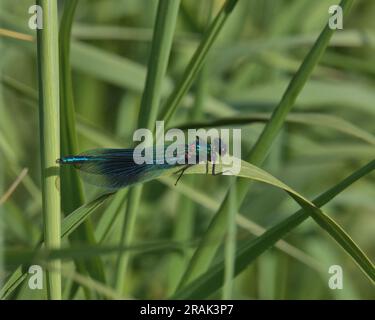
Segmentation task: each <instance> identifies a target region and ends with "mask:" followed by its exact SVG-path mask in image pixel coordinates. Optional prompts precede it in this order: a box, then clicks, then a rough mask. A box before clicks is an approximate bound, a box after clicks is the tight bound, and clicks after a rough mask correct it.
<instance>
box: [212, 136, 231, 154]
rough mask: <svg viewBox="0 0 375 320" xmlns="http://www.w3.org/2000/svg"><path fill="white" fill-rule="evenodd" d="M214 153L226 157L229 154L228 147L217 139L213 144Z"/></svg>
mask: <svg viewBox="0 0 375 320" xmlns="http://www.w3.org/2000/svg"><path fill="white" fill-rule="evenodd" d="M213 148H214V151H215V152H217V153H218V154H219V155H220V156H224V155H226V153H227V151H228V150H227V145H226V144H225V142H224V141H223V140H221V139H220V138H216V139H215V140H214V142H213Z"/></svg>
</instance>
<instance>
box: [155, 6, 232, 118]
mask: <svg viewBox="0 0 375 320" xmlns="http://www.w3.org/2000/svg"><path fill="white" fill-rule="evenodd" d="M236 4H237V0H227V1H226V2H225V4H224V5H223V7H222V9H221V10H220V12H219V13H218V14H217V16H216V17H215V19H214V20H213V21H212V23H211V25H210V26H209V27H208V30H207V32H205V34H204V37H203V39H202V42H201V43H200V45H199V46H198V48H197V50H196V51H195V53H194V55H193V57H192V58H191V60H190V63H189V64H188V66H187V67H186V69H185V73H184V75H183V76H182V80H181V81H180V82H179V83H178V84H177V86H176V88H175V89H174V91H173V93H172V94H171V96H170V97H169V99H168V101H167V103H166V105H165V107H164V108H163V110H162V113H161V115H160V119H163V120H164V121H165V122H166V123H168V122H169V120H170V119H171V118H172V116H173V114H174V112H175V111H176V109H177V107H178V105H179V104H180V102H181V100H182V98H183V97H184V95H185V94H186V93H187V91H188V90H189V88H190V87H191V85H192V83H193V81H194V78H195V76H196V75H197V74H198V72H199V70H200V69H201V68H202V66H203V64H204V61H205V58H206V57H207V54H208V52H209V50H210V48H211V47H212V45H213V43H214V41H215V40H216V38H217V36H218V35H219V33H220V31H221V30H222V28H223V26H224V24H225V21H226V20H227V18H228V17H229V15H230V13H231V12H232V10H233V9H234V7H235V6H236Z"/></svg>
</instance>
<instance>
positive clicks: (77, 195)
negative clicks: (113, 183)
mask: <svg viewBox="0 0 375 320" xmlns="http://www.w3.org/2000/svg"><path fill="white" fill-rule="evenodd" d="M77 4H78V0H72V1H65V7H64V12H63V16H62V19H61V25H60V34H59V36H60V38H59V41H60V62H61V65H60V80H61V81H60V93H61V95H60V103H61V105H60V110H61V154H63V155H66V154H77V153H79V150H78V143H77V134H76V125H75V123H76V121H75V111H74V109H75V108H74V98H73V90H72V77H71V66H70V40H71V29H72V24H73V19H74V13H75V10H76V7H77ZM61 199H62V201H61V204H62V210H63V211H64V212H73V211H74V210H75V209H76V208H78V207H79V206H81V205H82V204H83V203H84V202H85V199H84V194H83V188H82V183H81V180H80V178H79V176H78V173H77V171H76V170H70V168H61ZM71 240H72V243H80V242H83V243H90V244H95V243H96V241H95V237H94V230H93V226H92V223H91V220H90V219H87V220H86V221H85V223H84V224H83V225H82V226H81V227H80V228H79V230H77V232H76V233H74V234H73V235H72V239H71ZM76 265H77V269H78V271H79V272H80V273H83V274H85V273H86V272H87V273H88V274H89V275H90V276H91V277H93V278H94V279H96V280H98V281H101V282H105V275H104V267H103V263H102V261H101V260H100V258H99V257H95V258H93V259H90V260H87V261H79V262H77V263H76ZM77 289H78V287H77V285H73V287H72V290H71V294H70V297H73V296H74V293H75V292H76V290H77ZM84 289H85V294H86V297H87V298H90V297H91V294H90V292H89V291H87V288H84Z"/></svg>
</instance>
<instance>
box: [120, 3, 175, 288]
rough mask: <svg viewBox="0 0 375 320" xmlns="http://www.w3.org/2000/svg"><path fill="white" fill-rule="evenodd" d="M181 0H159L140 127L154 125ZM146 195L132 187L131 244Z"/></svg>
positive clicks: (124, 262) (125, 231)
mask: <svg viewBox="0 0 375 320" xmlns="http://www.w3.org/2000/svg"><path fill="white" fill-rule="evenodd" d="M179 6H180V0H175V1H169V0H159V3H158V8H157V13H156V20H155V24H154V31H153V38H152V45H151V52H150V56H149V61H148V72H147V76H146V84H145V89H144V92H143V95H142V102H141V107H140V111H139V118H138V127H139V128H147V129H153V128H154V123H155V121H156V117H157V114H158V110H159V104H160V99H161V96H162V83H163V81H164V80H165V74H166V70H167V65H168V61H169V56H170V52H171V47H172V40H173V34H174V31H175V25H176V20H177V15H178V9H179ZM141 195H142V185H138V186H135V187H133V188H131V189H130V190H129V197H128V203H127V208H126V213H125V217H124V224H123V228H122V231H121V240H120V244H121V245H124V246H125V245H129V244H130V242H131V239H132V237H133V233H134V227H135V218H136V214H137V211H138V207H139V202H140V199H141ZM128 261H129V254H128V253H124V254H119V255H118V259H117V262H116V269H115V278H114V280H115V288H116V289H117V291H118V292H119V293H120V294H121V293H122V291H123V287H124V279H125V275H126V270H127V266H128Z"/></svg>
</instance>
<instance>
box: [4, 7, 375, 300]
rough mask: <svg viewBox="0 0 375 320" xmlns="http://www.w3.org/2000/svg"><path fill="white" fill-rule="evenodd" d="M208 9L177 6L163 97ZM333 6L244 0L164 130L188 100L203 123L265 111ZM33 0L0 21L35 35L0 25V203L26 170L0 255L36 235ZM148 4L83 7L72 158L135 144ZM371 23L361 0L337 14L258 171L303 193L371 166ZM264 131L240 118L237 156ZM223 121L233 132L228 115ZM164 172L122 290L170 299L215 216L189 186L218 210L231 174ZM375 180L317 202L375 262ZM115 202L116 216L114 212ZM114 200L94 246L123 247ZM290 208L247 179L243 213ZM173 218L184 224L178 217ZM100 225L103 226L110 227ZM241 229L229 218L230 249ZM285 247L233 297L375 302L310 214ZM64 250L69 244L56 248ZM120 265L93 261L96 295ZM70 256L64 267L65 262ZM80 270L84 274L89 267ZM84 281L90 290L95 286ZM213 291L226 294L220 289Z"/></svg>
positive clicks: (183, 119) (271, 218)
mask: <svg viewBox="0 0 375 320" xmlns="http://www.w3.org/2000/svg"><path fill="white" fill-rule="evenodd" d="M209 2H210V1H197V0H183V1H182V2H181V6H180V10H179V15H178V21H177V28H176V31H175V36H174V42H173V47H172V54H171V58H170V62H169V65H168V70H167V74H168V79H167V81H165V83H164V90H163V92H164V97H167V96H168V93H170V92H171V90H172V88H173V87H174V85H175V83H176V81H178V79H180V77H181V76H182V74H183V71H184V70H185V68H186V66H187V64H188V62H189V59H190V58H191V56H192V54H193V53H194V50H195V49H196V47H197V45H198V44H199V41H200V40H201V38H202V33H203V32H204V30H205V27H206V26H207V23H208V22H207V21H208V19H209V17H210V16H214V15H215V14H216V13H217V12H218V10H219V8H220V7H221V5H222V4H223V1H218V0H215V1H212V3H210V4H208V3H209ZM59 3H61V4H62V3H63V1H59ZM334 3H336V2H335V1H333V0H317V1H310V0H240V1H239V3H238V5H237V7H236V8H235V10H234V11H233V13H232V14H231V16H230V17H229V19H228V21H227V24H226V25H225V27H224V29H223V31H222V32H221V33H220V36H219V39H218V41H217V42H216V43H215V45H214V47H213V48H212V50H211V52H210V54H209V58H208V60H207V63H206V64H205V66H204V70H203V71H202V72H201V73H200V75H199V77H198V79H196V81H195V82H194V85H193V87H192V89H191V90H190V91H189V94H188V96H187V97H186V98H185V99H184V100H183V103H182V106H181V107H180V108H179V109H178V111H177V113H176V114H175V116H174V118H173V121H172V123H171V124H170V125H171V126H172V127H173V126H179V125H182V124H184V123H189V122H190V123H191V117H190V110H191V108H192V107H193V106H194V104H196V103H201V104H202V112H201V114H200V115H199V119H198V120H199V121H205V122H207V121H208V122H209V121H211V120H212V121H213V120H217V119H222V118H225V117H232V118H238V119H241V118H242V117H246V116H251V115H254V114H257V115H259V114H263V115H265V113H268V112H271V111H272V110H273V109H274V108H275V106H276V105H277V103H278V102H279V100H280V99H281V97H282V94H283V92H284V90H285V88H286V87H287V85H288V83H289V81H290V79H291V77H292V75H293V74H294V73H295V72H296V70H297V68H298V67H299V65H300V63H301V61H302V60H303V58H304V57H305V55H306V53H307V51H308V49H309V48H310V47H311V45H312V44H313V43H314V41H315V40H316V38H317V36H318V34H319V32H320V31H321V30H322V28H323V27H324V25H325V23H326V22H327V19H328V17H329V15H328V8H329V6H330V5H332V4H334ZM33 4H34V2H33V1H31V0H18V1H14V0H0V28H2V29H6V30H12V31H16V32H18V33H21V34H23V35H31V36H32V37H34V38H33V39H34V40H32V39H31V38H28V37H24V38H22V39H20V38H18V37H16V36H9V35H4V34H1V33H0V40H1V41H0V50H1V58H0V68H1V80H2V81H1V86H0V155H1V156H0V197H1V195H2V194H3V193H4V192H5V190H7V189H8V188H9V186H10V185H11V184H12V182H13V181H14V180H15V179H16V177H17V176H18V175H19V174H20V173H21V170H22V169H23V168H27V169H28V175H27V176H26V177H25V178H24V179H23V180H22V183H21V184H20V185H19V186H18V188H17V189H16V190H15V191H14V193H13V194H12V195H11V197H10V198H9V199H7V201H6V202H5V203H3V204H1V207H0V215H1V217H0V219H1V220H2V221H1V225H2V226H1V228H2V229H1V238H2V244H1V245H2V246H3V247H4V248H32V247H33V246H34V245H35V244H36V243H37V241H38V234H39V232H40V230H41V228H42V215H41V191H40V185H41V183H40V153H39V135H38V131H39V127H38V112H37V106H38V105H37V74H36V70H37V66H36V44H35V33H34V32H33V31H31V30H30V29H28V19H29V17H30V14H29V13H28V8H29V7H30V6H31V5H33ZM156 6H157V1H152V0H80V1H79V3H78V7H77V11H76V14H75V19H74V24H73V32H72V34H73V40H72V45H71V63H72V73H73V79H72V81H73V82H72V84H73V91H74V101H75V108H76V114H77V130H78V138H79V150H80V151H84V150H87V149H90V148H98V147H119V146H120V147H121V146H122V147H128V146H131V145H132V134H133V131H134V130H135V129H136V124H137V119H138V111H139V106H140V98H141V95H142V90H143V87H144V79H145V75H146V70H147V61H148V57H149V50H150V41H151V39H152V27H153V22H154V17H155V12H156ZM374 16H375V1H372V0H359V1H355V3H354V6H353V8H352V10H351V12H350V14H349V16H348V17H345V19H344V30H341V31H337V32H336V33H335V34H334V36H333V38H332V40H331V44H330V47H329V48H328V50H327V51H326V53H325V54H324V56H323V58H322V60H321V63H320V64H319V66H317V67H316V68H315V70H314V73H313V75H312V77H311V78H310V79H309V81H308V82H307V84H306V86H305V87H304V89H303V91H302V93H301V95H300V96H299V97H298V99H297V103H296V105H295V107H294V109H293V112H292V113H291V114H290V119H288V121H287V123H286V125H285V126H284V128H283V130H282V132H281V134H280V135H279V137H278V139H277V141H276V142H275V143H274V144H273V146H272V149H271V152H270V154H269V156H268V158H267V161H266V163H265V164H264V166H263V168H264V169H265V170H267V171H268V172H270V173H272V174H273V175H274V176H276V177H278V178H280V179H281V180H282V181H284V182H285V183H287V184H288V185H290V186H291V187H293V188H295V189H296V190H298V191H299V192H300V193H301V194H303V195H304V196H306V197H307V198H308V199H313V198H315V197H316V196H317V195H318V194H320V193H321V192H323V191H325V190H326V189H328V188H329V187H330V186H332V185H334V184H335V183H337V182H338V181H340V180H342V179H343V178H344V177H345V176H347V175H348V174H350V173H351V172H353V171H354V170H355V169H357V168H359V167H360V166H361V165H363V164H365V163H366V162H368V161H369V160H372V159H374V155H375V148H374V145H375V143H374V141H375V137H374V134H375V125H374V124H375V90H374V84H375V60H374V56H375V55H374V46H375V29H374V28H375V20H374ZM30 40H31V41H30ZM163 101H164V100H163ZM266 115H267V114H266ZM293 115H295V117H294V118H293ZM263 126H264V123H262V122H251V123H249V124H246V125H244V124H242V125H237V126H236V127H241V128H242V148H243V154H247V152H248V151H249V150H250V148H251V147H252V145H253V144H254V142H255V141H256V139H257V137H258V135H259V133H260V132H261V130H262V128H263ZM227 127H230V128H232V127H234V126H233V125H231V124H230V123H228V125H227ZM189 178H190V177H189ZM173 179H174V177H172V179H171V180H168V181H169V182H171V181H172V182H171V183H169V182H168V181H167V180H163V181H158V180H155V181H152V182H149V183H147V184H145V187H144V192H143V194H142V199H141V205H140V208H139V211H138V215H137V222H136V230H135V235H134V241H133V242H134V244H139V245H140V247H141V249H140V250H138V251H136V252H135V253H134V254H131V256H130V258H131V260H130V266H129V270H128V271H127V273H126V276H125V281H124V296H125V297H135V298H144V299H146V298H147V299H162V298H167V297H168V296H169V295H170V293H172V292H173V290H174V288H175V287H176V284H177V283H178V280H179V277H180V276H181V272H182V271H183V270H184V267H185V266H186V263H187V261H188V259H189V257H190V256H191V254H192V252H193V249H194V248H195V246H196V245H197V241H198V240H199V238H200V237H201V236H202V234H203V233H204V231H205V229H206V227H207V225H208V223H209V222H210V220H211V218H212V215H213V213H214V212H215V211H213V210H210V209H209V205H207V201H208V200H207V199H206V200H207V201H206V202H205V200H204V199H203V200H202V199H200V198H199V197H195V196H194V195H195V194H193V191H196V192H197V191H198V193H199V194H201V195H205V196H207V197H209V199H212V200H213V201H214V203H217V204H220V203H221V201H222V199H223V196H224V194H225V191H226V190H227V188H228V186H229V182H230V180H229V179H228V178H227V177H211V176H197V177H194V179H186V177H183V178H182V182H181V183H182V186H184V185H186V186H189V185H190V186H193V187H194V189H193V190H191V188H190V189H184V188H183V187H181V186H178V187H174V186H173V182H174V180H173ZM374 181H375V176H374V174H372V175H369V176H368V177H366V178H364V179H362V180H360V181H359V182H357V183H355V184H354V185H353V186H351V187H350V188H349V189H348V190H346V191H345V192H343V193H342V194H340V195H339V196H338V197H336V198H335V199H334V200H333V201H331V202H330V203H329V204H328V205H327V206H325V212H326V213H328V214H329V215H330V217H332V218H334V219H335V221H337V222H338V223H339V224H340V225H341V226H342V227H343V228H344V229H345V230H346V231H347V232H348V233H349V234H350V235H351V237H352V238H353V240H354V241H355V242H356V243H357V244H358V245H359V246H360V247H361V248H362V250H363V251H364V252H365V253H366V254H367V255H368V256H369V257H370V259H373V258H374V257H375V241H374V240H375V238H374V237H375V236H374V234H375V233H374V231H375V216H374V213H375V201H374V199H375V188H374ZM85 193H86V199H93V198H94V197H95V196H96V195H97V194H100V193H102V190H99V189H97V188H94V187H92V186H89V185H86V184H85ZM117 199H119V198H117ZM116 205H117V206H118V208H116V210H115V209H113V208H111V206H116ZM124 208H125V203H124V201H117V203H115V202H114V201H112V202H111V203H110V204H109V205H107V206H105V207H102V208H100V209H99V210H97V211H96V212H95V213H94V214H93V218H92V220H93V225H94V228H95V235H96V237H97V241H98V242H99V244H98V246H101V245H102V246H108V245H116V244H118V243H119V239H120V237H121V225H122V220H123V216H124V210H125V209H124ZM297 209H298V206H297V205H296V203H295V202H293V201H292V200H291V199H290V198H288V197H287V195H286V194H285V193H284V192H282V191H280V190H278V189H276V188H271V187H270V186H268V185H263V184H259V183H256V184H255V185H254V187H253V188H252V189H251V191H250V192H249V194H248V195H247V197H246V200H245V202H244V203H243V205H242V207H241V208H240V210H239V211H240V212H241V213H242V214H243V215H244V216H246V217H247V218H248V219H249V220H251V221H253V222H255V223H257V224H259V225H261V226H262V227H264V228H268V227H270V226H272V225H274V224H275V223H277V222H279V221H281V220H282V219H284V218H285V217H287V216H288V215H290V214H291V213H293V212H294V211H296V210H297ZM107 210H110V211H113V212H114V211H116V212H117V214H116V215H115V216H114V218H113V220H112V222H111V223H110V224H109V225H108V224H107V225H106V224H105V221H104V222H103V216H104V215H106V214H107V215H108V211H107ZM180 219H184V223H183V225H182V226H181V222H180V223H178V222H179V221H180ZM107 222H108V221H107ZM104 226H107V227H109V229H106V230H104ZM250 235H251V233H249V230H247V229H246V228H244V227H243V226H241V225H239V227H238V231H237V239H238V242H241V240H242V239H245V238H248V237H249V236H250ZM254 237H255V236H254ZM218 240H220V239H218ZM284 240H286V241H287V242H288V243H289V245H291V246H293V250H294V249H296V250H297V251H298V253H296V254H293V253H291V252H290V251H292V250H289V249H290V248H289V249H288V250H283V249H281V250H280V248H272V249H270V250H268V251H267V252H266V253H264V254H263V255H261V256H260V257H259V258H258V259H256V260H255V262H253V263H252V264H251V265H250V266H248V267H247V268H246V270H245V271H244V272H242V273H241V274H240V275H239V276H238V277H237V278H236V281H235V287H234V293H233V298H236V299H348V298H351V299H373V298H375V293H374V287H373V285H372V284H371V282H370V281H369V280H368V279H367V278H366V277H365V276H364V275H363V274H362V273H361V272H360V270H359V269H358V267H357V266H356V265H355V264H354V263H353V261H352V260H351V259H350V258H349V257H348V256H347V254H346V253H345V252H344V251H343V250H342V249H340V248H339V247H338V246H337V244H336V243H335V242H334V241H333V240H332V239H331V238H329V237H328V236H327V235H326V234H325V233H324V231H322V230H321V229H320V228H318V227H317V225H316V223H314V222H313V221H312V220H311V219H309V220H308V221H306V222H304V223H303V224H302V225H301V226H299V227H298V228H296V229H295V230H293V232H292V233H291V234H289V235H288V236H287V238H285V239H284ZM172 242H173V243H176V242H177V243H179V244H180V247H181V248H182V251H181V250H178V251H177V252H176V250H173V248H172V249H171V248H168V243H172ZM152 243H164V244H166V248H165V249H163V250H158V251H152V250H149V249H147V246H148V245H149V244H152ZM64 246H69V243H68V242H67V241H64ZM142 248H144V249H142ZM116 259H117V254H116V253H114V254H108V255H103V256H102V260H103V263H104V270H105V274H106V279H107V280H106V283H105V284H103V286H104V287H105V288H104V289H108V290H110V289H111V290H112V288H114V287H115V284H114V283H113V282H114V274H115V270H116ZM5 263H6V261H5ZM5 265H6V264H5ZM64 265H65V267H66V268H67V270H74V264H73V263H72V262H71V259H68V260H67V261H65V263H64ZM331 265H340V266H342V268H343V274H344V288H343V289H342V290H331V289H329V287H328V285H327V283H328V279H329V277H330V274H329V273H328V268H329V266H331ZM9 271H12V269H10V270H9V269H7V268H4V269H3V270H1V277H2V279H5V278H6V276H7V275H9ZM83 277H84V279H86V280H87V279H88V275H83ZM73 280H74V279H72V277H71V276H63V289H64V297H65V298H69V297H70V298H84V297H85V293H84V290H83V285H82V284H80V285H79V286H78V288H77V291H76V292H75V294H74V295H73V296H71V295H70V294H71V292H72V291H71V290H72V287H74V285H75V284H74V281H73ZM88 287H89V288H91V290H92V291H96V289H95V286H94V284H92V283H91V284H89V285H88ZM102 289H103V288H102ZM104 289H103V290H104ZM99 291H100V290H99ZM44 294H45V292H44V291H43V290H40V291H37V290H35V291H32V290H29V289H28V288H27V286H23V287H22V288H21V289H20V290H18V291H17V293H16V295H15V296H13V298H18V299H25V298H31V299H38V298H41V297H43V296H44ZM103 296H105V292H102V291H100V292H99V297H103ZM211 297H220V293H219V292H217V293H215V294H214V295H212V296H211Z"/></svg>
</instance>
